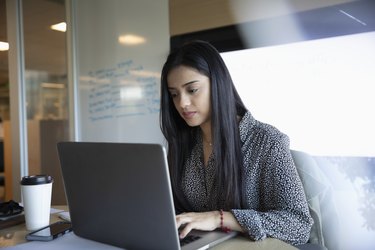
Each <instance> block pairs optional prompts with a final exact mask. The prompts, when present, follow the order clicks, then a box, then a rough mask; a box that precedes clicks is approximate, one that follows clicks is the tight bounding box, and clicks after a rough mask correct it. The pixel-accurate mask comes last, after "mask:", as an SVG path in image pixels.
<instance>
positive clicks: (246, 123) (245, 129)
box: [239, 111, 289, 142]
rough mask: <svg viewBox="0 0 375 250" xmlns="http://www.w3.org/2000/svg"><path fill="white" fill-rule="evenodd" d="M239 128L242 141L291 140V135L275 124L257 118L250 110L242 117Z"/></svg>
mask: <svg viewBox="0 0 375 250" xmlns="http://www.w3.org/2000/svg"><path fill="white" fill-rule="evenodd" d="M239 129H240V136H241V140H242V142H245V141H247V140H255V139H259V140H262V141H284V142H289V137H288V136H287V135H286V134H285V133H283V132H281V131H280V130H279V129H278V128H277V127H275V126H274V125H271V124H268V123H265V122H261V121H258V120H256V119H255V118H254V117H253V116H252V114H251V113H250V112H249V111H247V112H246V113H245V114H244V116H243V117H242V119H241V121H240V125H239Z"/></svg>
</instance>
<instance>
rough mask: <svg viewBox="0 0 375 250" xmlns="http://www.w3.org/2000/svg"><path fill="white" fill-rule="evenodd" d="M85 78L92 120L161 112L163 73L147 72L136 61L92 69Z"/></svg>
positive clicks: (89, 112)
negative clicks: (160, 84) (161, 75)
mask: <svg viewBox="0 0 375 250" xmlns="http://www.w3.org/2000/svg"><path fill="white" fill-rule="evenodd" d="M82 80H83V79H81V81H82ZM83 81H85V82H86V83H87V84H85V86H87V95H88V96H87V100H88V106H87V107H88V114H89V119H90V120H91V121H99V120H105V119H121V118H125V117H131V116H144V115H149V114H155V113H159V111H160V90H159V87H158V86H159V83H160V74H159V73H158V72H150V71H146V70H145V69H144V68H143V66H142V65H136V64H135V63H134V61H133V60H127V61H123V62H120V63H117V65H115V66H114V67H111V68H105V69H98V70H93V71H90V72H88V77H87V79H84V80H83Z"/></svg>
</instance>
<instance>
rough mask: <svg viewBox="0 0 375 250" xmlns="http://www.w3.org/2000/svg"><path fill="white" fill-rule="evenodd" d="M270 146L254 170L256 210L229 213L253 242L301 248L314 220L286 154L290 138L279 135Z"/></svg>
mask: <svg viewBox="0 0 375 250" xmlns="http://www.w3.org/2000/svg"><path fill="white" fill-rule="evenodd" d="M270 145H271V146H270V147H268V149H267V150H266V153H265V154H264V155H263V157H262V160H260V161H259V166H258V167H257V168H255V171H259V173H257V175H256V176H257V178H260V180H258V181H257V183H258V184H259V187H258V188H259V190H260V191H259V196H260V197H258V203H259V206H258V207H257V208H256V209H232V210H231V212H232V213H233V215H234V216H235V218H236V219H237V221H238V222H239V224H240V225H241V227H242V228H243V229H245V231H246V232H247V234H248V235H249V237H250V238H251V239H253V240H262V239H264V238H266V237H272V238H277V239H280V240H283V241H285V242H287V243H290V244H293V245H299V244H304V243H306V242H307V240H308V239H309V235H310V229H311V226H312V223H313V220H312V218H311V216H310V214H309V209H308V205H307V201H306V197H305V194H304V190H303V187H302V184H301V181H300V178H299V176H298V173H297V170H296V167H295V165H294V163H293V158H292V156H291V153H290V150H289V138H288V137H287V136H286V135H284V134H282V135H281V138H278V140H275V141H273V142H272V143H270ZM247 189H249V187H247ZM246 191H247V193H249V192H250V193H251V192H252V190H246Z"/></svg>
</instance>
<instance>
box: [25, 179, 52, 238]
mask: <svg viewBox="0 0 375 250" xmlns="http://www.w3.org/2000/svg"><path fill="white" fill-rule="evenodd" d="M52 183H53V179H52V177H51V176H48V175H31V176H24V177H23V178H22V180H21V193H22V203H23V209H24V212H25V221H26V229H27V230H29V231H32V230H36V229H39V228H42V227H45V226H48V225H49V221H50V211H51V196H52Z"/></svg>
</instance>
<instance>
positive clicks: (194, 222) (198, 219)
mask: <svg viewBox="0 0 375 250" xmlns="http://www.w3.org/2000/svg"><path fill="white" fill-rule="evenodd" d="M176 222H177V228H180V227H181V226H182V225H184V227H183V229H182V230H181V231H180V238H184V237H185V236H186V235H187V234H188V233H189V232H190V231H191V230H193V229H198V230H203V231H212V230H215V229H216V228H218V227H220V212H219V211H210V212H200V213H193V212H192V213H182V214H179V215H177V216H176Z"/></svg>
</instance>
